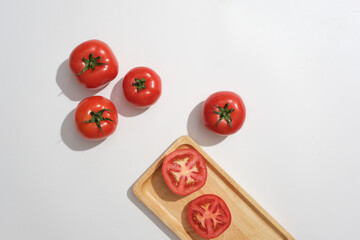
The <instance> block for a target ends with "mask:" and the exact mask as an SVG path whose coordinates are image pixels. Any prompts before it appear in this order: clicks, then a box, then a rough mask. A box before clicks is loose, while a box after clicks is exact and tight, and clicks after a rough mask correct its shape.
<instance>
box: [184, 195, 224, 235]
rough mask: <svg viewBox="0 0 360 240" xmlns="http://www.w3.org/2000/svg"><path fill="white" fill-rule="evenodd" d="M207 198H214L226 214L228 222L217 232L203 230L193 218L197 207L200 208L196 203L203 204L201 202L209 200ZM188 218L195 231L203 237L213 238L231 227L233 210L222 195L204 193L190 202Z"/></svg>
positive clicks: (214, 201)
mask: <svg viewBox="0 0 360 240" xmlns="http://www.w3.org/2000/svg"><path fill="white" fill-rule="evenodd" d="M207 199H211V200H213V203H216V204H219V206H221V208H222V210H223V211H224V213H225V215H226V222H225V224H224V225H223V226H222V229H221V230H219V231H218V232H215V231H213V230H212V232H210V233H209V232H206V231H203V230H202V229H201V228H199V227H198V225H197V224H196V223H195V221H194V220H193V212H194V210H195V209H198V208H197V207H195V205H199V204H201V202H204V201H207ZM187 219H188V221H189V223H190V226H191V227H192V228H193V229H194V230H195V232H196V233H197V234H199V235H200V236H201V237H203V238H206V239H212V238H216V237H218V236H220V235H221V234H222V233H223V232H225V230H226V229H228V228H229V226H230V224H231V212H230V209H229V207H228V206H227V205H226V203H225V201H224V200H223V199H222V198H221V197H219V196H217V195H215V194H204V195H201V196H199V197H197V198H195V199H194V200H192V201H191V202H190V203H189V205H188V208H187Z"/></svg>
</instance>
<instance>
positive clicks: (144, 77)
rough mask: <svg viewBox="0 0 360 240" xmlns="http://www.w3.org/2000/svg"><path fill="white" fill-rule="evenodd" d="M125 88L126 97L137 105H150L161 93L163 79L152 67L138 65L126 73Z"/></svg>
mask: <svg viewBox="0 0 360 240" xmlns="http://www.w3.org/2000/svg"><path fill="white" fill-rule="evenodd" d="M123 90H124V95H125V98H126V99H127V100H128V101H129V102H130V103H132V104H133V105H134V106H135V107H138V108H146V107H150V106H151V105H153V104H154V103H155V102H156V101H157V100H158V99H159V97H160V95H161V79H160V76H159V75H158V74H157V73H156V72H155V71H154V70H152V69H150V68H147V67H136V68H133V69H131V70H130V71H129V72H128V73H127V74H126V75H125V77H124V80H123Z"/></svg>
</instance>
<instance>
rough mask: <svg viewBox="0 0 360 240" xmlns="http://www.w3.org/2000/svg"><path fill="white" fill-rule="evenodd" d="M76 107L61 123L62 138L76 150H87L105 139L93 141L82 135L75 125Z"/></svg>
mask: <svg viewBox="0 0 360 240" xmlns="http://www.w3.org/2000/svg"><path fill="white" fill-rule="evenodd" d="M74 119H75V109H74V110H72V111H71V112H70V113H68V115H67V116H66V117H65V119H64V121H63V123H62V125H61V131H60V132H61V139H62V141H63V142H64V143H65V145H66V146H68V147H69V148H70V149H72V150H74V151H85V150H88V149H91V148H93V147H96V146H97V145H99V144H101V143H102V142H103V141H104V140H105V139H103V140H97V141H91V140H87V139H85V138H84V137H82V136H81V135H80V134H79V133H78V131H77V129H76V127H75V122H74Z"/></svg>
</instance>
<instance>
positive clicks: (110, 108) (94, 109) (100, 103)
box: [75, 96, 118, 140]
mask: <svg viewBox="0 0 360 240" xmlns="http://www.w3.org/2000/svg"><path fill="white" fill-rule="evenodd" d="M117 121H118V115H117V111H116V108H115V105H114V104H113V103H112V102H111V101H110V100H109V99H107V98H104V97H101V96H92V97H88V98H85V99H84V100H82V101H81V102H80V103H79V105H78V106H77V108H76V110H75V124H76V127H77V129H78V131H79V133H80V134H81V135H82V136H84V137H85V138H87V139H93V140H99V139H104V138H106V137H108V136H110V135H111V134H112V133H113V132H114V131H115V129H116V127H117Z"/></svg>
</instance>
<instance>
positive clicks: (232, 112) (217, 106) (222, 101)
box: [202, 91, 246, 135]
mask: <svg viewBox="0 0 360 240" xmlns="http://www.w3.org/2000/svg"><path fill="white" fill-rule="evenodd" d="M245 115H246V110H245V105H244V103H243V101H242V99H241V97H240V96H239V95H237V94H236V93H234V92H230V91H222V92H216V93H213V94H212V95H210V96H209V97H208V98H207V99H206V101H205V102H204V105H203V108H202V120H203V124H204V125H205V127H206V128H207V129H209V130H211V131H213V132H215V133H217V134H220V135H230V134H233V133H235V132H237V131H238V130H239V129H240V128H241V127H242V125H243V123H244V121H245Z"/></svg>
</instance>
